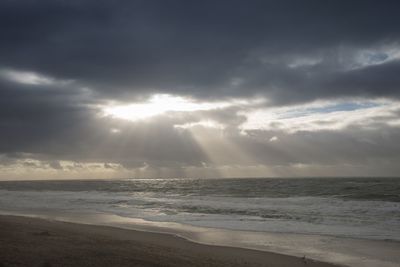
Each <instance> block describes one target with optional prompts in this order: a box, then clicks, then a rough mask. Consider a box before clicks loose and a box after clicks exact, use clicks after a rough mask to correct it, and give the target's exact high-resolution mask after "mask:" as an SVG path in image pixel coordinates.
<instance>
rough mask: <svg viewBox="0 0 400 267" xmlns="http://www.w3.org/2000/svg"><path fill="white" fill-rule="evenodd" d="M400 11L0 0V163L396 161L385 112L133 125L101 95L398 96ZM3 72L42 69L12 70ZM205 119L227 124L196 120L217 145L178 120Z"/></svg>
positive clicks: (206, 114) (393, 5)
mask: <svg viewBox="0 0 400 267" xmlns="http://www.w3.org/2000/svg"><path fill="white" fill-rule="evenodd" d="M398 10H399V4H398V1H379V2H378V1H351V2H345V1H236V0H231V1H174V0H171V1H161V0H160V1H152V0H143V1H61V0H55V1H54V0H51V1H50V0H49V1H45V0H44V1H33V0H32V1H29V0H27V1H11V0H5V1H1V2H0V130H1V131H0V165H4V166H12V165H13V164H14V165H15V164H16V162H17V163H18V162H19V161H18V160H20V159H27V158H29V159H30V158H35V159H38V160H40V161H41V162H42V163H38V162H36V161H26V162H23V163H22V165H24V166H38V168H44V167H43V166H45V167H50V168H53V169H58V170H61V169H63V170H66V169H68V168H71V169H78V167H79V166H81V168H84V167H82V166H84V165H80V164H84V163H85V162H86V163H87V162H100V163H101V164H100V165H101V166H102V167H104V169H118V168H121V166H122V167H124V168H126V169H135V168H146V167H148V166H151V167H153V168H156V169H157V168H162V167H167V168H180V167H185V166H192V167H193V166H194V167H201V166H203V164H205V165H207V166H212V165H213V164H215V165H217V164H220V165H241V164H247V163H249V164H261V165H279V166H291V165H293V164H310V165H312V164H317V165H318V164H330V163H332V164H347V163H348V164H350V165H351V164H366V163H368V162H370V161H374V162H379V160H382V161H385V162H386V161H388V162H391V163H396V161H398V155H399V151H400V147H399V146H398V145H396V143H398V142H397V140H398V138H400V136H399V131H398V128H396V127H397V126H396V125H390V124H389V123H388V122H387V121H385V120H384V119H382V120H383V122H382V121H377V122H371V124H370V125H373V126H374V127H375V128H374V129H375V130H371V129H367V130H366V129H365V128H363V127H361V126H357V125H356V126H354V127H353V128H352V127H345V128H343V129H340V130H338V131H329V130H324V131H311V130H310V131H297V132H294V133H288V132H287V131H284V130H279V129H275V130H271V129H269V130H261V129H260V130H246V131H244V132H241V131H240V127H239V126H240V125H241V124H242V123H244V122H245V121H246V116H245V115H244V113H245V112H244V111H249V110H251V109H257V108H260V107H261V105H265V103H263V104H260V103H258V104H254V105H253V106H251V105H249V106H246V107H243V106H240V105H237V106H235V105H233V106H231V107H227V108H221V109H215V110H201V111H197V112H186V113H185V112H170V113H168V114H163V115H160V116H158V117H154V118H150V119H148V120H146V121H136V122H131V121H124V120H119V119H116V118H111V117H104V116H102V111H101V106H100V105H101V104H104V103H105V102H106V101H109V100H110V101H112V100H115V101H127V102H130V101H132V100H134V99H135V100H140V99H145V100H147V99H148V96H149V95H151V94H154V93H165V94H177V95H186V96H190V97H192V98H193V99H194V100H201V99H207V101H214V100H215V101H222V99H225V100H226V99H230V98H247V99H249V98H251V97H253V96H262V97H266V98H267V99H268V100H269V102H268V103H267V104H268V105H270V106H274V105H275V106H279V105H288V104H297V103H304V102H307V101H313V100H316V99H328V98H329V99H333V98H342V97H347V96H349V97H360V98H367V99H368V98H369V99H372V98H375V97H384V98H392V99H398V98H399V96H400V90H399V88H400V78H399V77H400V76H399V75H398V73H400V31H399V26H398V25H400V16H398V14H397V13H398ZM10 71H14V74H15V75H17V76H18V75H21V74H23V72H30V73H31V74H32V73H34V74H35V75H37V77H39V78H37V77H36V76H34V79H33V80H29V79H28V81H27V80H18V77H17V79H16V78H15V77H10V76H9V72H10ZM7 75H8V76H7ZM41 75H42V76H43V77H44V78H43V77H42V76H41ZM35 77H36V78H35ZM40 77H42V78H40ZM46 77H47V78H46ZM28 78H29V77H28ZM31 78H32V77H31ZM35 79H36V80H35ZM46 79H47V80H46ZM238 112H239V114H238ZM243 112H244V113H243ZM396 112H398V111H396ZM390 117H391V121H390V122H392V121H394V119H393V115H391V114H390ZM204 120H212V121H215V122H217V123H219V124H221V125H222V126H223V127H225V128H224V130H221V129H205V128H206V127H202V126H201V125H200V126H198V128H199V129H200V130H199V132H200V133H202V134H204V136H205V137H207V138H214V141H213V142H209V141H210V140H202V141H204V142H203V143H202V142H201V140H200V142H199V140H198V139H196V138H200V139H201V138H204V136H203V137H202V136H200V137H198V136H197V137H196V136H195V135H193V134H192V133H191V130H190V129H185V128H184V127H183V128H182V127H181V128H179V127H175V126H185V125H187V124H191V123H192V124H196V123H199V122H202V121H204ZM195 127H197V126H195ZM377 129H378V130H377ZM271 140H272V141H271ZM210 144H212V145H211V146H214V147H211V149H214V150H215V151H216V152H218V150H219V151H222V152H225V153H226V154H227V155H226V158H223V157H222V158H218V159H215V158H210V155H208V154H207V147H203V146H204V145H210ZM232 147H236V148H237V150H236V151H235V150H233V149H232ZM209 149H210V147H209ZM224 150H226V151H224ZM237 152H240V153H243V154H244V155H246V157H248V159H246V160H248V161H246V160H244V156H241V155H239V154H240V153H237ZM216 154H218V153H216ZM63 160H66V161H71V162H73V164H72V165H68V166H65V165H63V164H62V161H63ZM215 160H216V161H217V162H215ZM113 164H120V165H121V166H120V165H113ZM394 165H395V164H394ZM382 172H384V170H383V171H382Z"/></svg>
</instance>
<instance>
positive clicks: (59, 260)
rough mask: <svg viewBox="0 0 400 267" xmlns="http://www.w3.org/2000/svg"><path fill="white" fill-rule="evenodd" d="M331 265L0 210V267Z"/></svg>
mask: <svg viewBox="0 0 400 267" xmlns="http://www.w3.org/2000/svg"><path fill="white" fill-rule="evenodd" d="M5 266H6V267H8V266H32V267H34V266H40V267H50V266H51V267H53V266H74V267H77V266H97V267H102V266H184V267H190V266H210V267H212V266H247V267H249V266H257V267H262V266H268V267H273V266H277V267H278V266H279V267H284V266H286V267H297V266H302V267H304V266H307V267H333V266H335V265H333V264H329V263H323V262H317V261H313V260H310V259H303V258H298V257H292V256H286V255H281V254H276V253H270V252H262V251H256V250H249V249H241V248H232V247H222V246H210V245H203V244H198V243H194V242H191V241H187V240H185V239H183V238H180V237H176V236H173V235H168V234H159V233H151V232H142V231H135V230H125V229H120V228H114V227H108V226H93V225H85V224H76V223H67V222H59V221H52V220H44V219H38V218H28V217H19V216H0V267H5Z"/></svg>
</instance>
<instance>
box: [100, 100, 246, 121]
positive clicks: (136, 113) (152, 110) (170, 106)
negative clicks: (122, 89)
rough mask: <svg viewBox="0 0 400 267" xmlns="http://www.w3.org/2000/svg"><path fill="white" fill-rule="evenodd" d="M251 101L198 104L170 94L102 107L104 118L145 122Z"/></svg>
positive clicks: (244, 103)
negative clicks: (175, 113)
mask: <svg viewBox="0 0 400 267" xmlns="http://www.w3.org/2000/svg"><path fill="white" fill-rule="evenodd" d="M251 103H252V102H251V101H246V100H230V101H225V102H224V101H223V102H198V101H194V100H193V99H190V98H185V97H181V96H173V95H168V94H156V95H153V96H152V97H151V98H150V99H148V100H147V101H145V102H140V103H132V104H128V105H126V104H125V105H115V104H110V105H107V106H104V107H102V110H103V113H104V114H103V115H104V116H111V117H114V118H119V119H125V120H130V121H138V120H144V119H148V118H151V117H155V116H159V115H162V114H165V113H168V112H195V111H205V110H215V109H224V108H228V107H231V106H237V105H249V104H251Z"/></svg>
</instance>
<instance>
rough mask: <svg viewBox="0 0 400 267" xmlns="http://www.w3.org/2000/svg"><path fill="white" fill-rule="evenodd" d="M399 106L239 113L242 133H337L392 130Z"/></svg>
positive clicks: (344, 104)
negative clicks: (349, 129) (383, 126)
mask: <svg viewBox="0 0 400 267" xmlns="http://www.w3.org/2000/svg"><path fill="white" fill-rule="evenodd" d="M399 111H400V103H399V102H392V101H384V100H377V101H357V102H336V103H333V104H332V103H327V102H315V103H313V104H310V105H301V106H290V107H282V108H266V109H260V110H255V111H251V112H245V111H244V112H242V115H245V116H246V117H247V121H246V122H245V123H243V124H242V125H241V126H240V128H241V130H242V131H246V130H280V131H285V132H288V133H295V132H298V131H321V130H340V129H344V128H346V127H349V126H359V127H364V128H368V127H374V125H376V123H384V124H386V125H390V126H396V125H397V122H398V121H399V118H398V112H399Z"/></svg>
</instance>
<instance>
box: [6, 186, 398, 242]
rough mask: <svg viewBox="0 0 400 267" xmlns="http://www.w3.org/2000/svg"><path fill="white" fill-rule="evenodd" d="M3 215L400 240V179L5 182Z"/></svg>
mask: <svg viewBox="0 0 400 267" xmlns="http://www.w3.org/2000/svg"><path fill="white" fill-rule="evenodd" d="M0 210H2V211H20V212H23V211H29V212H30V213H33V214H34V213H35V212H38V213H40V212H52V211H57V212H58V213H60V212H73V213H93V212H95V213H106V214H114V215H118V216H121V217H128V218H140V219H143V220H146V221H155V222H175V223H180V224H186V225H193V226H200V227H212V228H226V229H231V230H248V231H261V232H279V233H300V234H320V235H333V236H341V237H354V238H367V239H378V240H397V241H400V179H397V178H285V179H282V178H265V179H264V178H257V179H253V178H251V179H250V178H243V179H122V180H68V181H67V180H65V181H7V182H0Z"/></svg>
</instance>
